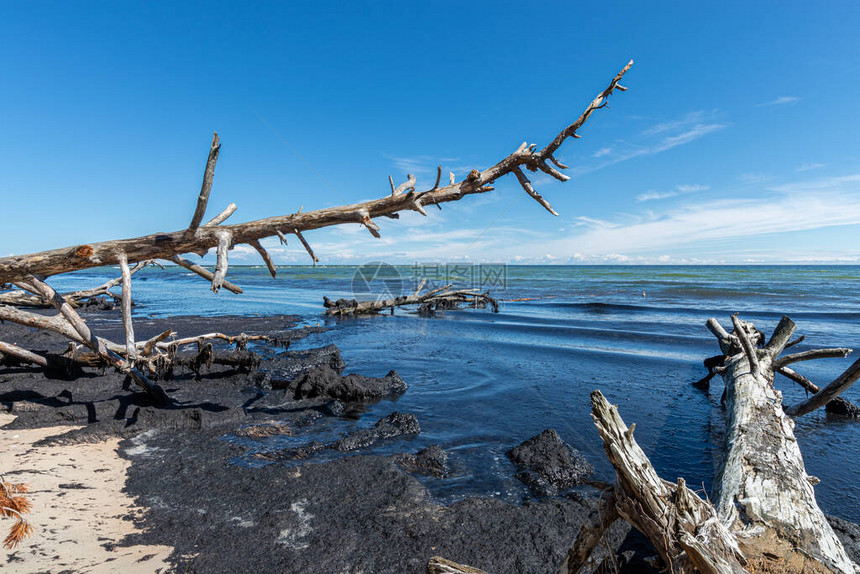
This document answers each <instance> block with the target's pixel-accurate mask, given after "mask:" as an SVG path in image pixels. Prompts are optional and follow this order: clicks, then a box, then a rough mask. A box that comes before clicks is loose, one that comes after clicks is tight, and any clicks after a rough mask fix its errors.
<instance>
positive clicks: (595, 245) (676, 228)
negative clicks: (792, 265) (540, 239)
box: [543, 174, 860, 254]
mask: <svg viewBox="0 0 860 574" xmlns="http://www.w3.org/2000/svg"><path fill="white" fill-rule="evenodd" d="M767 192H768V193H766V194H764V195H762V196H761V197H756V198H755V199H720V200H714V201H709V202H704V203H702V202H691V203H689V204H686V205H683V206H680V207H676V208H673V209H670V210H668V211H666V212H664V213H660V214H653V213H651V214H646V215H645V216H640V217H639V219H638V220H636V221H633V222H628V223H623V224H616V225H612V224H611V223H608V222H601V225H599V226H591V227H590V228H589V229H587V230H586V231H584V232H583V233H580V234H579V235H577V236H574V237H571V238H569V239H562V240H557V241H555V242H552V243H551V244H548V245H547V244H544V245H543V249H546V250H548V251H549V252H551V253H556V254H559V253H563V252H566V253H568V254H574V253H591V254H610V253H626V254H642V253H650V252H654V251H659V250H667V249H674V250H677V249H678V248H679V247H682V248H683V249H685V250H687V249H692V248H694V247H696V245H698V248H699V249H700V248H701V244H702V243H705V242H708V241H714V240H724V239H741V238H747V237H755V236H758V235H765V234H771V233H785V232H793V231H806V230H812V229H819V228H823V227H832V226H837V225H854V224H860V174H857V175H850V176H844V177H831V178H824V179H820V180H813V181H807V182H798V183H792V184H785V185H780V186H774V187H770V188H767Z"/></svg>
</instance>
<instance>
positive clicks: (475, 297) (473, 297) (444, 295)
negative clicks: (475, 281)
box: [323, 281, 499, 316]
mask: <svg viewBox="0 0 860 574" xmlns="http://www.w3.org/2000/svg"><path fill="white" fill-rule="evenodd" d="M423 287H424V282H423V281H422V282H421V285H419V287H418V289H417V290H416V291H415V292H414V293H413V294H412V295H401V296H399V297H391V298H389V299H378V300H369V301H358V300H356V299H338V300H337V301H332V300H331V299H329V298H328V297H323V305H324V306H325V308H326V314H327V315H339V316H344V315H370V314H374V313H380V312H382V311H385V310H386V309H389V310H390V311H391V314H392V315H393V314H394V308H395V307H403V306H406V305H418V313H420V314H422V315H430V314H433V313H434V312H436V311H442V310H444V309H458V308H460V307H461V306H463V305H468V306H472V307H474V308H475V309H484V308H486V307H487V306H488V305H489V306H490V307H492V309H493V312H494V313H498V312H499V302H498V301H496V300H495V299H493V298H492V297H490V292H489V291H487V292H483V293H482V292H481V291H478V290H477V289H451V285H445V286H444V287H439V288H437V289H432V290H430V291H427V292H426V293H421V290H422V289H423Z"/></svg>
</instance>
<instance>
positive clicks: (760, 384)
mask: <svg viewBox="0 0 860 574" xmlns="http://www.w3.org/2000/svg"><path fill="white" fill-rule="evenodd" d="M712 321H713V320H712ZM713 322H714V323H716V321H713ZM732 323H733V326H734V330H733V331H732V333H731V334H729V333H727V332H726V331H725V329H722V328H720V330H717V331H716V332H715V334H716V335H717V337H718V340H719V343H720V348H721V350H722V351H723V353H724V354H725V355H726V357H727V359H726V361H725V365H724V366H723V368H722V373H721V374H722V377H723V380H724V381H725V385H726V393H725V395H726V411H727V423H726V425H727V429H726V453H725V458H724V460H723V464H722V466H721V468H720V470H719V472H718V474H717V480H716V491H717V502H716V505H717V509H718V512H719V515H720V519H721V520H722V522H723V523H724V524H725V525H726V526H728V527H729V529H730V530H731V531H732V532H734V533H735V534H736V536H737V538H738V543H739V545H740V548H741V550H742V551H743V552H744V554H745V555H746V556H747V557H748V558H751V559H752V558H753V557H755V558H756V559H757V560H760V561H761V562H763V563H769V562H770V563H772V562H774V561H776V562H777V563H778V564H779V565H780V567H781V568H783V569H784V570H785V571H800V570H801V569H802V568H803V567H807V568H815V569H818V570H819V571H832V572H852V571H853V570H854V568H855V565H854V564H853V563H852V562H851V560H850V559H849V558H848V555H847V554H846V553H845V549H844V548H843V547H842V543H841V542H840V541H839V539H838V538H837V537H836V535H835V534H834V533H833V530H832V528H831V527H830V525H829V523H828V522H827V520H826V519H825V517H824V513H823V512H822V511H821V509H820V508H819V507H818V504H817V503H816V501H815V492H814V490H813V485H814V484H816V483H817V482H818V481H817V479H815V478H814V477H811V476H809V475H807V474H806V469H805V467H804V464H803V457H802V455H801V452H800V447H799V446H798V444H797V439H796V438H795V436H794V422H793V421H792V420H791V419H790V418H789V417H788V416H787V414H786V411H798V412H799V411H800V410H803V411H804V412H809V410H808V408H809V407H808V406H807V407H801V406H800V405H797V406H794V407H787V408H786V409H783V405H782V393H780V392H779V391H778V390H777V389H776V388H774V386H773V380H774V371H775V370H776V369H779V368H780V367H784V366H785V365H787V364H789V363H793V362H797V361H800V360H810V359H814V358H819V357H832V356H844V355H845V354H846V351H848V350H847V349H836V350H817V351H808V352H803V353H796V354H794V355H785V356H782V357H781V356H780V355H781V353H782V352H783V350H784V349H785V348H786V346H787V344H788V342H789V340H790V339H791V336H792V335H793V333H794V331H795V329H796V325H795V323H794V321H792V320H791V319H789V318H788V317H783V319H782V320H781V321H780V322H779V324H778V325H777V327H776V329H775V330H774V332H773V335H772V336H771V338H770V340H769V341H768V342H767V343H766V344H765V343H764V342H763V340H762V339H761V338H758V337H756V336H755V334H756V333H758V331H757V330H756V329H755V327H754V326H753V325H752V324H751V323H747V322H744V321H741V320H740V319H739V318H738V317H737V315H734V316H733V317H732ZM857 367H858V365H857V363H855V364H854V365H852V366H851V367H850V368H849V369H848V370H847V371H846V372H845V374H844V375H842V376H840V377H839V378H838V379H837V382H838V387H839V388H838V389H837V391H835V393H836V394H838V392H841V391H843V390H844V389H845V388H847V386H848V384H850V382H853V381H854V380H856V379H857V377H858V376H860V369H858V368H857ZM848 381H850V382H848ZM828 396H829V397H830V398H832V397H833V396H835V394H834V393H833V392H832V393H829V395H828ZM822 404H823V403H822ZM819 406H820V405H819Z"/></svg>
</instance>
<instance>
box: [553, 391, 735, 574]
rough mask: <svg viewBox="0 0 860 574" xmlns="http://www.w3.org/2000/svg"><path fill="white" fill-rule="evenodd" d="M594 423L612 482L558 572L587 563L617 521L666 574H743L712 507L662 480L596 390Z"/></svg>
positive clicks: (629, 430)
mask: <svg viewBox="0 0 860 574" xmlns="http://www.w3.org/2000/svg"><path fill="white" fill-rule="evenodd" d="M591 405H592V414H591V417H592V418H593V419H594V424H595V425H596V426H597V430H598V432H599V433H600V437H601V438H602V439H603V450H604V451H605V452H606V456H607V457H609V461H610V462H611V463H612V466H613V467H614V468H615V472H616V481H615V483H614V484H613V485H612V486H611V487H610V488H609V489H608V490H606V491H604V493H603V498H602V500H601V505H600V512H599V513H598V514H597V516H595V517H594V520H592V521H591V522H590V523H586V524H585V525H584V526H583V527H582V529H581V530H580V532H579V535H578V536H577V538H576V541H575V542H574V544H573V546H571V548H570V550H569V551H568V553H567V556H566V557H565V561H564V563H563V564H562V566H561V568H560V569H559V572H560V573H561V574H573V573H576V572H579V571H580V570H581V569H582V568H583V567H584V566H586V565H590V566H595V565H594V564H589V559H590V558H591V556H592V551H593V550H594V548H595V547H596V546H597V544H598V543H599V541H600V540H601V537H602V536H603V533H604V532H605V531H606V530H607V529H608V528H609V527H610V526H611V525H612V523H613V522H614V521H615V520H616V519H619V518H621V519H624V520H626V521H627V522H629V523H630V524H632V525H633V526H634V527H636V528H637V529H638V530H640V531H641V532H642V533H643V534H645V535H646V536H647V537H648V539H649V540H651V543H652V544H653V545H654V548H655V549H656V550H657V552H658V553H659V555H660V558H661V559H662V561H663V563H664V565H665V566H666V569H667V570H668V571H671V572H675V573H676V574H685V573H692V572H720V573H731V572H736V573H741V572H745V571H746V570H745V569H744V565H745V564H746V561H745V559H744V557H743V555H742V554H741V552H740V550H739V549H738V546H737V542H736V541H735V538H734V536H733V535H732V534H731V533H729V531H728V530H727V529H726V528H725V527H724V526H723V525H722V523H721V522H720V521H719V520H718V519H717V514H716V511H715V510H714V507H713V506H711V505H710V504H709V503H708V502H706V501H704V500H702V499H701V498H699V496H698V495H697V494H696V493H695V492H693V491H692V490H690V489H689V488H687V486H686V483H685V482H684V479H683V478H679V479H678V482H677V484H674V483H671V482H668V481H666V480H663V479H662V478H660V477H659V476H658V475H657V471H655V470H654V467H653V466H652V465H651V461H650V460H649V459H648V457H647V456H646V455H645V453H644V452H643V451H642V449H641V448H640V447H639V445H638V444H637V443H636V440H635V439H634V438H633V431H634V429H635V428H636V425H635V424H634V425H632V426H631V427H630V428H628V427H627V425H625V424H624V421H623V420H622V418H621V416H620V415H619V414H618V407H616V406H614V405H610V404H609V402H608V401H607V400H606V398H605V397H604V396H603V394H601V392H600V391H594V392H593V393H591Z"/></svg>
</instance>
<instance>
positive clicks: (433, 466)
mask: <svg viewBox="0 0 860 574" xmlns="http://www.w3.org/2000/svg"><path fill="white" fill-rule="evenodd" d="M394 459H395V460H396V461H397V464H399V465H400V466H401V468H403V470H405V471H406V472H412V473H415V474H423V475H425V476H435V477H436V478H443V477H445V476H447V475H448V471H449V469H448V454H447V453H446V452H445V451H444V450H442V447H440V446H439V445H436V444H434V445H431V446H428V447H427V448H425V449H422V450H419V451H418V453H417V454H399V455H397V456H396V457H394Z"/></svg>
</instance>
